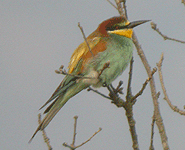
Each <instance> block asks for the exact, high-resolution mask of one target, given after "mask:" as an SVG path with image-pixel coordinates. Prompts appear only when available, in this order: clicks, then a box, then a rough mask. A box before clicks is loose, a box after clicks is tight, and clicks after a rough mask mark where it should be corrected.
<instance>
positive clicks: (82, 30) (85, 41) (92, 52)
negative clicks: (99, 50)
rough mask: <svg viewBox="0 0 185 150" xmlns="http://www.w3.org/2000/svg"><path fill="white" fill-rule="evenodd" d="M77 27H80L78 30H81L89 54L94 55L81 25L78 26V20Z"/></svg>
mask: <svg viewBox="0 0 185 150" xmlns="http://www.w3.org/2000/svg"><path fill="white" fill-rule="evenodd" d="M78 27H79V28H80V30H81V32H82V35H83V38H84V40H85V42H86V44H87V47H88V49H89V51H90V53H91V55H92V56H93V57H94V54H93V52H92V51H91V48H90V46H89V43H88V42H87V38H86V36H85V33H84V31H83V28H82V26H80V22H79V23H78Z"/></svg>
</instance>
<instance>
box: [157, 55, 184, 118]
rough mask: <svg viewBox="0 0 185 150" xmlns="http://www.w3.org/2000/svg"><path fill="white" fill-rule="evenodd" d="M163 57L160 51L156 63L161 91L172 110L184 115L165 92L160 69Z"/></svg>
mask: <svg viewBox="0 0 185 150" xmlns="http://www.w3.org/2000/svg"><path fill="white" fill-rule="evenodd" d="M163 59H164V55H163V53H162V54H161V59H160V61H159V63H157V67H158V72H159V79H160V82H161V87H162V90H163V93H164V99H165V100H166V101H167V103H168V105H169V106H170V108H171V109H172V110H174V111H175V112H177V113H179V114H181V115H185V111H183V110H180V109H179V108H178V107H177V106H174V105H173V104H172V103H171V101H170V99H169V97H168V94H167V92H166V88H165V86H164V80H163V75H162V70H161V68H162V62H163Z"/></svg>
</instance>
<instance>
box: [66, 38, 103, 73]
mask: <svg viewBox="0 0 185 150" xmlns="http://www.w3.org/2000/svg"><path fill="white" fill-rule="evenodd" d="M99 41H100V37H95V38H93V39H90V40H89V39H87V42H88V44H89V47H90V48H91V49H93V47H94V46H95V45H96V44H97V43H98V42H99ZM87 52H89V48H88V46H87V44H86V42H85V41H84V42H83V43H81V44H80V45H79V46H78V48H77V49H76V50H75V51H74V52H73V54H72V56H71V60H70V62H69V66H68V68H69V71H68V73H72V72H73V70H74V69H75V67H76V66H77V64H78V62H79V61H80V59H81V58H82V57H83V56H84V55H85V54H86V53H87Z"/></svg>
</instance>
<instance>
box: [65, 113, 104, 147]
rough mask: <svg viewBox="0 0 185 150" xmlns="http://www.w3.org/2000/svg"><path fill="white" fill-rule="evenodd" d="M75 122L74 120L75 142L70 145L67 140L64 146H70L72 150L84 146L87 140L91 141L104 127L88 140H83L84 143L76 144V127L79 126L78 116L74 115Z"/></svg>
mask: <svg viewBox="0 0 185 150" xmlns="http://www.w3.org/2000/svg"><path fill="white" fill-rule="evenodd" d="M74 119H75V122H74V133H73V142H72V144H71V145H68V144H67V143H66V142H64V143H63V146H65V147H68V148H70V149H71V150H75V149H77V148H79V147H81V146H83V145H84V144H86V143H87V142H89V141H90V140H91V139H92V138H93V137H94V136H95V135H96V134H98V133H99V132H100V131H101V130H102V128H99V130H98V131H96V132H95V133H94V134H93V135H92V136H91V137H90V138H89V139H88V140H86V141H85V142H83V143H82V144H80V145H78V146H75V140H76V134H77V133H76V128H77V119H78V116H74Z"/></svg>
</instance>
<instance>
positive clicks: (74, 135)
mask: <svg viewBox="0 0 185 150" xmlns="http://www.w3.org/2000/svg"><path fill="white" fill-rule="evenodd" d="M74 119H75V123H74V133H73V143H72V145H73V146H74V144H75V139H76V134H77V133H76V127H77V119H78V116H74Z"/></svg>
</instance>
